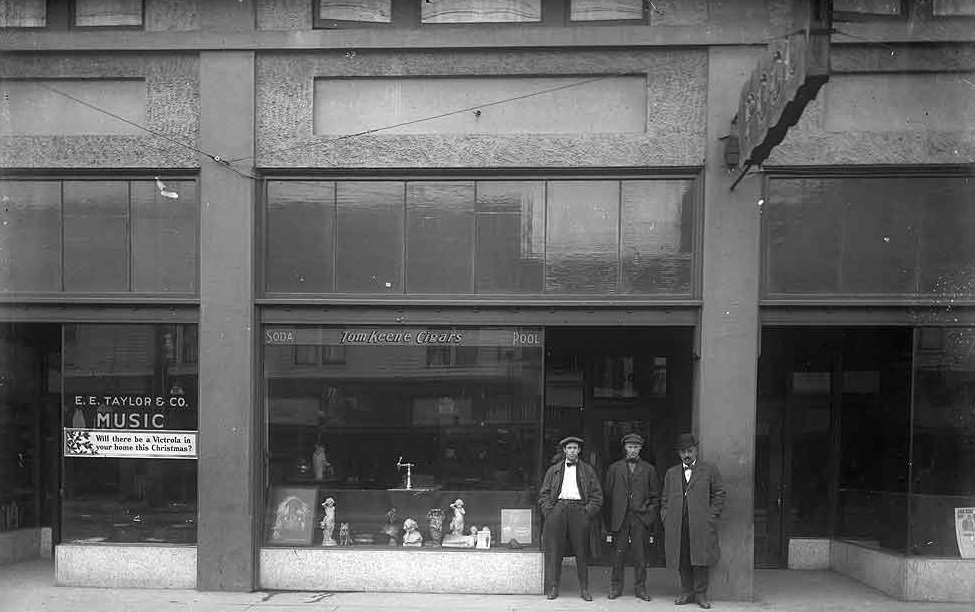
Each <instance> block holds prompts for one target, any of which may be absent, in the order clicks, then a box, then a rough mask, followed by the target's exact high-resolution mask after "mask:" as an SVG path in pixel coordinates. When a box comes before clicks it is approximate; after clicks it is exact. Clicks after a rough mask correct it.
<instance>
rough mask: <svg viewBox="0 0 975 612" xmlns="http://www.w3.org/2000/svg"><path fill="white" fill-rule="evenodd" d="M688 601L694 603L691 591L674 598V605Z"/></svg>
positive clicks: (681, 604) (680, 604) (687, 602)
mask: <svg viewBox="0 0 975 612" xmlns="http://www.w3.org/2000/svg"><path fill="white" fill-rule="evenodd" d="M689 603H694V594H693V593H681V594H680V596H679V597H678V598H677V599H675V600H674V605H676V606H683V605H686V604H689Z"/></svg>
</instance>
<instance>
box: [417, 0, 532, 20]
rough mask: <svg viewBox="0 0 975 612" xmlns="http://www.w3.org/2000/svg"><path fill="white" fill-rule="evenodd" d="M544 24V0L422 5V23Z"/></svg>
mask: <svg viewBox="0 0 975 612" xmlns="http://www.w3.org/2000/svg"><path fill="white" fill-rule="evenodd" d="M541 20H542V0H437V1H436V2H424V3H422V4H420V21H421V22H422V23H503V22H509V23H510V22H530V21H541Z"/></svg>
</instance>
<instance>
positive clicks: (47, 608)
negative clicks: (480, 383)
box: [0, 560, 975, 612]
mask: <svg viewBox="0 0 975 612" xmlns="http://www.w3.org/2000/svg"><path fill="white" fill-rule="evenodd" d="M566 569H569V568H566ZM571 573H572V572H569V571H566V572H565V576H564V577H563V587H562V596H561V597H559V598H558V599H556V600H555V601H548V600H546V599H545V598H544V597H542V596H540V595H539V596H525V595H428V594H422V593H329V592H314V593H312V592H256V593H204V592H199V591H186V590H152V589H96V588H78V587H57V586H54V567H53V564H52V562H51V561H49V560H46V561H30V562H25V563H18V564H14V565H7V566H3V567H0V612H313V611H314V612H319V611H339V612H366V611H371V610H397V611H399V612H411V611H416V612H420V611H432V610H448V611H450V612H473V611H479V610H491V611H495V610H500V611H519V612H521V611H525V612H535V611H537V612H563V611H568V610H579V611H589V612H597V611H599V612H602V611H611V612H624V611H627V610H650V611H663V610H667V611H675V612H692V611H693V610H698V609H699V608H698V607H697V606H694V605H691V606H684V607H677V606H674V604H673V598H674V596H675V595H676V589H675V588H674V585H673V577H672V576H671V575H670V572H668V571H666V570H657V569H655V570H651V572H650V581H649V585H650V588H651V593H652V594H653V596H654V600H653V601H651V602H649V603H647V602H641V601H638V600H637V599H635V598H634V597H633V596H632V588H628V589H627V593H626V595H624V596H623V597H621V598H620V599H617V600H614V601H609V600H607V599H606V593H607V590H606V585H607V583H608V575H607V570H606V568H593V570H592V577H591V579H590V583H591V585H592V587H593V589H592V591H593V596H594V597H595V598H596V599H595V601H593V602H592V603H587V602H584V601H582V600H581V599H579V597H578V596H577V590H576V588H575V584H573V582H574V581H573V580H572V577H571ZM626 577H627V581H628V583H627V584H628V587H629V579H630V578H631V575H630V572H629V571H627V576H626ZM472 579H476V577H472ZM755 591H756V598H755V601H754V602H749V603H746V602H730V601H715V602H714V610H716V611H718V612H742V611H746V610H763V611H766V610H769V611H778V610H781V611H783V612H813V611H816V612H820V611H823V612H847V611H849V612H852V611H854V610H857V611H862V610H868V611H876V612H888V611H889V612H908V611H910V612H949V611H950V612H975V605H973V604H932V603H918V602H901V601H896V600H893V599H891V598H889V597H887V596H886V595H884V594H883V593H880V592H878V591H874V590H873V589H870V588H868V587H866V586H863V585H861V584H859V583H857V582H854V581H853V580H851V579H849V578H846V577H844V576H841V575H839V574H835V573H833V572H828V571H791V572H790V571H786V570H757V571H756V572H755Z"/></svg>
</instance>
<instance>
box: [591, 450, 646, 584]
mask: <svg viewBox="0 0 975 612" xmlns="http://www.w3.org/2000/svg"><path fill="white" fill-rule="evenodd" d="M622 442H623V451H624V453H625V455H624V457H623V458H622V459H620V460H619V461H616V462H614V463H612V464H611V465H610V466H609V469H608V470H606V484H605V485H604V486H603V492H604V493H605V496H606V499H607V501H609V505H610V515H609V531H610V533H612V534H613V573H612V575H611V578H610V583H609V598H610V599H616V598H617V597H619V596H620V595H622V593H623V565H624V564H625V562H626V552H627V551H628V550H630V551H632V554H633V587H634V590H635V593H636V596H637V597H638V598H639V599H642V600H643V601H650V594H649V593H647V538H648V537H649V536H648V531H649V529H650V528H651V527H652V526H653V522H654V521H655V520H656V518H657V510H658V507H659V504H660V485H659V484H658V483H657V470H656V469H655V468H654V467H653V466H652V465H650V464H649V463H647V462H646V461H644V460H642V459H640V450H641V449H642V448H643V438H642V437H641V436H640V434H636V433H628V434H626V435H625V436H623V440H622Z"/></svg>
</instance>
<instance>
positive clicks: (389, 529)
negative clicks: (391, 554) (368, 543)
mask: <svg viewBox="0 0 975 612" xmlns="http://www.w3.org/2000/svg"><path fill="white" fill-rule="evenodd" d="M397 512H399V510H397V509H396V507H395V506H393V507H392V508H390V509H389V510H387V511H386V525H385V526H384V527H383V533H384V534H386V536H387V537H388V538H389V541H388V544H389V545H390V546H397V545H398V544H399V542H398V540H399V532H400V526H399V525H397V524H396V520H397V519H396V514H397Z"/></svg>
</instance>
